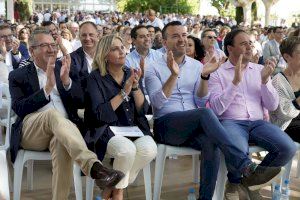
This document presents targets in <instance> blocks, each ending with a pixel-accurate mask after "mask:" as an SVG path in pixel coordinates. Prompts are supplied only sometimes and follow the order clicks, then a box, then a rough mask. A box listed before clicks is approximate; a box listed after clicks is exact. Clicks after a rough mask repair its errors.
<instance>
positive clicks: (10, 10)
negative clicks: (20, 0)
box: [6, 0, 15, 23]
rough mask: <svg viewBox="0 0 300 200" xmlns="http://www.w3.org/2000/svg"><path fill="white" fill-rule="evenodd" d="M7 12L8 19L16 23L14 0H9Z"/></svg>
mask: <svg viewBox="0 0 300 200" xmlns="http://www.w3.org/2000/svg"><path fill="white" fill-rule="evenodd" d="M6 12H7V19H8V20H10V21H11V23H14V22H15V18H14V1H13V0H7V7H6Z"/></svg>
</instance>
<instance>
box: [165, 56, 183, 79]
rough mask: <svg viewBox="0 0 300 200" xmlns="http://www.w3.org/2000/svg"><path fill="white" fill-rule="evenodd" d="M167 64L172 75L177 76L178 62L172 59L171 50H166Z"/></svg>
mask: <svg viewBox="0 0 300 200" xmlns="http://www.w3.org/2000/svg"><path fill="white" fill-rule="evenodd" d="M167 65H168V68H169V69H170V71H171V74H172V75H174V76H178V74H179V72H180V70H179V66H178V64H177V63H176V62H175V60H174V56H173V52H172V51H168V55H167Z"/></svg>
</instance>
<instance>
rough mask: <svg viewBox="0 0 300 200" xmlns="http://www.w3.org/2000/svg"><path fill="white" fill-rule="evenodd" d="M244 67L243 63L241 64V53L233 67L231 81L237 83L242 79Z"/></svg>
mask: <svg viewBox="0 0 300 200" xmlns="http://www.w3.org/2000/svg"><path fill="white" fill-rule="evenodd" d="M244 68H245V65H243V54H241V55H240V57H239V59H238V61H237V63H236V66H235V69H234V78H233V81H232V83H233V84H234V85H238V84H239V83H240V82H241V81H242V78H243V70H244Z"/></svg>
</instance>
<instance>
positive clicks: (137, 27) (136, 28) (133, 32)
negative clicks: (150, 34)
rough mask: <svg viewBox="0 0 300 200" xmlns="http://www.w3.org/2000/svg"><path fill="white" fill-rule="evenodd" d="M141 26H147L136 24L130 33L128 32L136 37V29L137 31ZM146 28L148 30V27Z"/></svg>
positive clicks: (132, 36)
mask: <svg viewBox="0 0 300 200" xmlns="http://www.w3.org/2000/svg"><path fill="white" fill-rule="evenodd" d="M142 28H145V29H147V27H146V26H144V25H138V26H136V27H134V28H133V29H132V30H131V33H130V36H131V38H134V39H136V37H137V31H138V30H139V29H142ZM147 30H148V29H147Z"/></svg>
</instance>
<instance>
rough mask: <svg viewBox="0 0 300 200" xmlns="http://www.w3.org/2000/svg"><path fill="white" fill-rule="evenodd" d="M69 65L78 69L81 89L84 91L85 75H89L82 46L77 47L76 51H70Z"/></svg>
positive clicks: (85, 84)
mask: <svg viewBox="0 0 300 200" xmlns="http://www.w3.org/2000/svg"><path fill="white" fill-rule="evenodd" d="M71 65H72V66H75V68H76V69H77V70H78V74H79V79H80V82H81V87H82V89H83V91H86V86H87V77H88V76H89V71H88V66H87V60H86V58H85V54H84V51H83V48H82V47H80V48H78V49H77V50H76V51H73V52H72V53H71Z"/></svg>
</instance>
